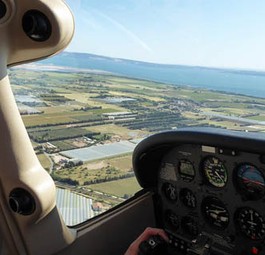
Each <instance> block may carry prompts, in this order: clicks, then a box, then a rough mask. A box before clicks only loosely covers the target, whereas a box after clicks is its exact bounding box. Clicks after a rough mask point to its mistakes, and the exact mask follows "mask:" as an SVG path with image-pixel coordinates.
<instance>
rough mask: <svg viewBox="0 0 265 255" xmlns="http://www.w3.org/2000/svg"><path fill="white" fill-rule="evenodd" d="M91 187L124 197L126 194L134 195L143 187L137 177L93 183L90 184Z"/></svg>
mask: <svg viewBox="0 0 265 255" xmlns="http://www.w3.org/2000/svg"><path fill="white" fill-rule="evenodd" d="M89 188H90V189H92V190H96V191H100V192H102V193H106V194H111V195H114V196H117V197H124V195H126V194H127V195H129V196H132V195H133V194H135V193H136V192H137V191H139V190H140V189H141V187H140V186H139V184H138V182H137V181H136V179H135V178H128V179H124V180H117V181H111V182H107V183H101V184H91V185H89Z"/></svg>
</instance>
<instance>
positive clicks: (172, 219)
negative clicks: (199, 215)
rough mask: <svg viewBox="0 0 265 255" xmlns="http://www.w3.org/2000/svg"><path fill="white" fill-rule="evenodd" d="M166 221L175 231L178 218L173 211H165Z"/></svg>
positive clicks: (177, 225)
mask: <svg viewBox="0 0 265 255" xmlns="http://www.w3.org/2000/svg"><path fill="white" fill-rule="evenodd" d="M165 217H166V221H167V222H168V224H169V225H170V226H171V227H172V228H174V229H175V230H176V229H178V227H179V217H178V215H176V214H175V213H174V212H173V211H171V210H167V211H166V213H165Z"/></svg>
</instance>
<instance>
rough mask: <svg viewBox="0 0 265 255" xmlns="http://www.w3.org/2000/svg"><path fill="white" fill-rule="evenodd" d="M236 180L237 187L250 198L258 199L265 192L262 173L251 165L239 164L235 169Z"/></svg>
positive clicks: (264, 181)
mask: <svg viewBox="0 0 265 255" xmlns="http://www.w3.org/2000/svg"><path fill="white" fill-rule="evenodd" d="M236 182H237V184H238V187H239V189H240V190H242V191H243V192H244V194H245V195H246V196H247V197H248V198H249V199H251V200H257V199H260V198H261V197H263V196H264V194H265V179H264V175H263V174H262V172H261V171H260V170H259V169H258V168H256V167H255V166H253V165H250V164H243V165H241V166H240V167H239V168H238V169H237V174H236Z"/></svg>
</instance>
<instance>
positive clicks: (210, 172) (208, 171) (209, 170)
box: [202, 156, 228, 188]
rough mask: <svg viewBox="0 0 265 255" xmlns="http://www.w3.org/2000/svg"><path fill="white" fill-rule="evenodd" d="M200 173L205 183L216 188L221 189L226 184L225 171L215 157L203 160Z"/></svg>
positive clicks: (221, 163)
mask: <svg viewBox="0 0 265 255" xmlns="http://www.w3.org/2000/svg"><path fill="white" fill-rule="evenodd" d="M202 171H203V175H204V176H205V178H206V180H207V182H208V183H209V184H210V185H212V186H213V187H216V188H223V187H224V186H225V185H226V183H227V179H228V178H227V170H226V168H225V166H224V164H223V162H222V161H221V160H220V159H218V158H217V157H214V156H210V157H207V158H205V159H204V160H203V162H202Z"/></svg>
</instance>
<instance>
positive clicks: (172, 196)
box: [162, 182, 178, 202]
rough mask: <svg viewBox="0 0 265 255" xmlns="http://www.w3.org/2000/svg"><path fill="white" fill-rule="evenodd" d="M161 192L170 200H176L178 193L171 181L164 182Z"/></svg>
mask: <svg viewBox="0 0 265 255" xmlns="http://www.w3.org/2000/svg"><path fill="white" fill-rule="evenodd" d="M162 189H163V192H164V194H165V196H166V198H167V199H168V200H170V201H172V202H174V201H177V198H178V195H177V189H176V187H175V186H174V185H173V184H171V183H168V182H167V183H164V185H163V187H162Z"/></svg>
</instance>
